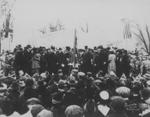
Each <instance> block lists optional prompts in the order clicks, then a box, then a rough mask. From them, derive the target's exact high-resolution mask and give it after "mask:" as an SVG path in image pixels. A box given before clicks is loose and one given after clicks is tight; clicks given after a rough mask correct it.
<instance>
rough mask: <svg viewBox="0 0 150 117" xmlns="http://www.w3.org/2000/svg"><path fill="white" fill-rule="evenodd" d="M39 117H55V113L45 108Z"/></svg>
mask: <svg viewBox="0 0 150 117" xmlns="http://www.w3.org/2000/svg"><path fill="white" fill-rule="evenodd" d="M37 117H53V113H52V112H51V111H49V110H46V109H43V110H42V111H41V112H39V114H38V115H37Z"/></svg>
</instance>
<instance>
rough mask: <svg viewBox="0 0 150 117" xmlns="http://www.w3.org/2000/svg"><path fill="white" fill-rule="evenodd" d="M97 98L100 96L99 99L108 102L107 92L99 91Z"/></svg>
mask: <svg viewBox="0 0 150 117" xmlns="http://www.w3.org/2000/svg"><path fill="white" fill-rule="evenodd" d="M99 96H100V98H101V99H103V100H108V99H109V93H108V92H107V91H105V90H104V91H101V92H100V93H99Z"/></svg>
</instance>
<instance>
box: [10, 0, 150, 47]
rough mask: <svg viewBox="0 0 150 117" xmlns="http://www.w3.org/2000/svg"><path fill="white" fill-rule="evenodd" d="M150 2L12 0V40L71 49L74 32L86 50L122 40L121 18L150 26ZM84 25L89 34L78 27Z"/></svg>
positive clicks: (14, 42)
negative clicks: (52, 28) (58, 27)
mask: <svg viewBox="0 0 150 117" xmlns="http://www.w3.org/2000/svg"><path fill="white" fill-rule="evenodd" d="M149 11H150V0H16V3H15V6H14V12H13V15H14V19H15V21H14V40H13V44H12V47H14V46H15V45H17V44H22V45H23V46H25V45H26V44H31V45H33V46H46V47H49V46H50V45H55V46H58V47H64V46H68V45H69V46H73V42H74V29H75V28H76V29H77V37H78V46H79V47H84V46H85V45H88V46H90V47H93V46H97V45H100V44H106V43H110V42H114V41H118V40H119V41H120V40H123V34H122V32H123V22H122V21H121V19H122V18H127V19H129V20H132V23H133V24H134V23H138V24H140V25H141V26H145V25H146V24H148V25H149V26H150V15H149ZM57 20H59V21H61V22H62V23H63V24H64V27H65V30H63V31H58V32H55V33H48V34H45V35H42V34H41V33H40V32H39V29H41V28H43V27H47V26H48V24H50V23H51V24H55V23H56V22H57ZM86 23H88V28H89V32H88V33H84V32H82V31H81V29H80V27H81V26H82V27H85V25H86Z"/></svg>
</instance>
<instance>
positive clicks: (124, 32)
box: [123, 22, 132, 39]
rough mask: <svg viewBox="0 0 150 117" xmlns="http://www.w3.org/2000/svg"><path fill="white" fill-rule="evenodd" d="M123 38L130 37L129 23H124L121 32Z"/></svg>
mask: <svg viewBox="0 0 150 117" xmlns="http://www.w3.org/2000/svg"><path fill="white" fill-rule="evenodd" d="M123 37H124V39H130V38H131V37H132V33H131V29H130V24H129V22H127V23H125V26H124V30H123Z"/></svg>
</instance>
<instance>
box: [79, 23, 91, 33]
mask: <svg viewBox="0 0 150 117" xmlns="http://www.w3.org/2000/svg"><path fill="white" fill-rule="evenodd" d="M81 30H82V32H85V33H88V32H89V29H88V24H87V23H86V27H85V28H83V27H81Z"/></svg>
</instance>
